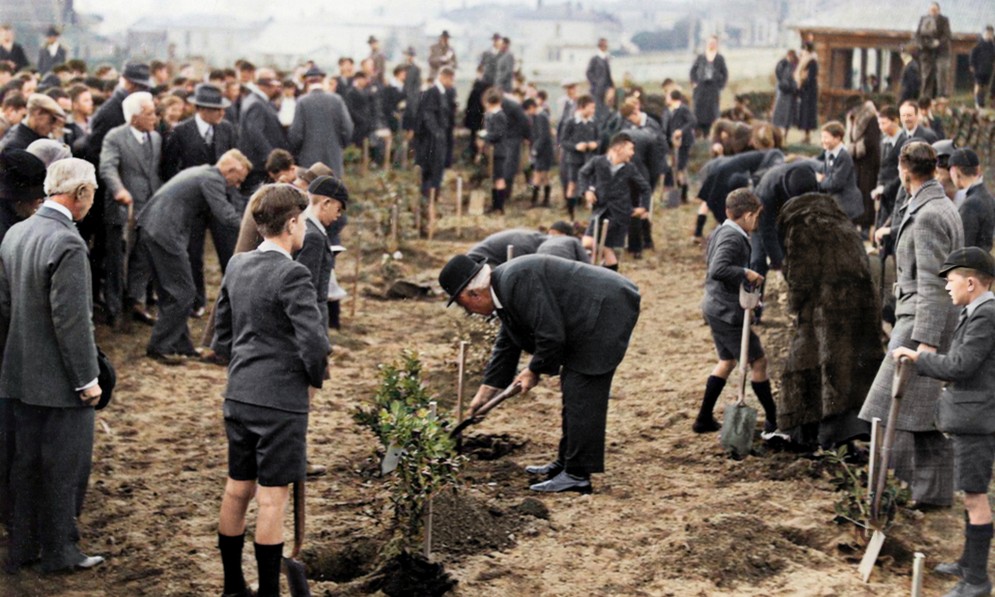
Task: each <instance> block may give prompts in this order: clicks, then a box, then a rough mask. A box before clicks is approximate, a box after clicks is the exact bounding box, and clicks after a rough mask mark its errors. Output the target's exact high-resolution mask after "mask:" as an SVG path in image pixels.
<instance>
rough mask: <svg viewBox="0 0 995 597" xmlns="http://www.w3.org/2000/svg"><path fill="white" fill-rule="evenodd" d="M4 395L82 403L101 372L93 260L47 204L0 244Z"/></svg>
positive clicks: (0, 393)
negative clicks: (95, 327) (81, 395)
mask: <svg viewBox="0 0 995 597" xmlns="http://www.w3.org/2000/svg"><path fill="white" fill-rule="evenodd" d="M0 264H2V267H0V351H2V354H3V365H2V367H0V398H12V399H15V400H20V401H21V402H23V403H25V404H31V405H34V406H45V407H52V408H73V407H80V406H81V403H80V400H79V396H78V392H77V388H82V387H83V386H85V385H87V384H88V383H90V382H91V381H93V380H95V379H96V378H97V374H98V368H97V345H96V344H95V342H94V339H93V323H92V319H93V318H92V313H93V298H92V297H93V293H92V291H91V288H90V262H89V258H88V255H87V248H86V243H85V242H83V239H82V237H80V235H79V232H78V231H77V230H76V226H75V224H73V223H72V222H71V221H70V220H69V218H67V217H66V216H65V215H64V214H62V213H59V212H57V211H56V210H54V209H51V208H49V207H44V206H43V207H42V208H41V209H39V210H38V212H37V213H36V214H35V215H33V216H32V217H30V218H28V219H27V220H24V221H23V222H19V223H18V224H15V225H14V226H13V227H11V229H10V231H9V232H8V233H7V236H6V237H5V238H4V240H3V243H2V244H0Z"/></svg>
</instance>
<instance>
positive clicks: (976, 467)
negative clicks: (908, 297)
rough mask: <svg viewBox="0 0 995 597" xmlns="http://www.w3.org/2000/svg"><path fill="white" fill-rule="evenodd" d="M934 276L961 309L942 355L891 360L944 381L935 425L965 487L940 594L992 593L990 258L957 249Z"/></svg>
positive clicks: (994, 392)
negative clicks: (955, 544) (960, 535)
mask: <svg viewBox="0 0 995 597" xmlns="http://www.w3.org/2000/svg"><path fill="white" fill-rule="evenodd" d="M939 275H940V276H943V277H945V278H946V279H947V286H946V289H947V292H948V293H949V294H950V298H951V299H952V300H953V304H954V305H957V306H958V307H963V309H962V311H961V314H960V320H959V321H958V323H957V328H956V329H955V330H954V338H953V342H952V343H951V345H950V351H949V352H947V353H946V354H938V353H934V352H928V351H923V352H916V351H913V350H911V349H909V348H905V347H899V348H896V349H895V350H894V351H893V352H892V355H893V356H894V358H895V360H896V361H897V360H898V359H900V358H902V357H908V358H909V359H910V360H912V362H913V363H915V367H916V372H918V373H919V375H925V376H927V377H932V378H934V379H940V380H943V381H946V382H948V383H947V386H946V388H944V390H943V394H942V395H941V396H940V400H939V403H938V404H937V414H936V427H937V429H939V430H940V431H942V432H943V433H946V434H947V435H948V436H949V437H950V439H951V442H952V444H953V449H954V477H955V479H954V482H955V484H956V485H955V486H956V488H957V489H958V490H960V491H963V492H964V508H965V509H966V510H967V511H966V512H965V523H966V528H965V529H964V551H963V552H962V554H961V557H960V559H959V560H957V561H956V562H949V563H944V564H940V565H938V566H937V567H936V571H937V572H939V573H941V574H949V575H952V576H957V577H959V578H960V582H958V583H957V585H956V586H955V587H954V588H953V590H951V591H950V592H949V593H947V594H946V595H945V596H944V597H975V596H978V595H990V594H991V590H992V583H991V579H990V578H989V577H988V551H989V549H990V548H991V541H992V510H991V507H990V505H989V503H988V486H989V485H990V484H991V480H992V464H993V463H995V335H993V334H992V330H993V329H995V295H993V294H992V292H991V290H990V288H991V285H992V280H993V279H995V260H993V259H992V256H991V254H989V253H988V252H986V251H984V250H983V249H980V248H978V247H967V248H964V249H957V250H956V251H954V252H952V253H951V254H950V256H949V257H947V260H946V262H945V263H944V264H943V266H942V267H941V268H940V271H939Z"/></svg>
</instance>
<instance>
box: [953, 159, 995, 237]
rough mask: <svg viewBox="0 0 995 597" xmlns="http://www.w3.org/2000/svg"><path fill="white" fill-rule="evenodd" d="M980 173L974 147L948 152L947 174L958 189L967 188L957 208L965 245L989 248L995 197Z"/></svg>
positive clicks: (993, 226)
mask: <svg viewBox="0 0 995 597" xmlns="http://www.w3.org/2000/svg"><path fill="white" fill-rule="evenodd" d="M981 173H982V171H981V160H980V159H979V158H978V154H976V153H975V152H974V150H972V149H958V150H956V151H954V153H953V155H951V156H950V178H951V180H953V183H954V184H955V185H956V186H957V188H958V189H959V190H961V191H965V192H966V197H965V198H964V202H963V203H961V205H960V210H959V211H960V217H961V221H962V222H963V223H964V246H965V247H978V248H981V249H984V250H985V251H987V252H991V250H992V232H993V231H995V199H993V198H992V194H991V193H989V192H988V189H987V188H985V181H984V179H983V177H982V174H981Z"/></svg>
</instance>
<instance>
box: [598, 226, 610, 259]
mask: <svg viewBox="0 0 995 597" xmlns="http://www.w3.org/2000/svg"><path fill="white" fill-rule="evenodd" d="M609 224H611V220H602V221H601V241H600V242H599V243H598V246H599V249H598V252H599V253H600V254H601V258H602V259H604V257H605V242H607V240H608V225H609Z"/></svg>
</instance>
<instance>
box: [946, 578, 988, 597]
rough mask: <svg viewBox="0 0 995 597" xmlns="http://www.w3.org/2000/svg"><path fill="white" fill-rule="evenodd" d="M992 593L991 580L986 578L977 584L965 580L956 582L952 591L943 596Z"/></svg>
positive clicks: (982, 595)
mask: <svg viewBox="0 0 995 597" xmlns="http://www.w3.org/2000/svg"><path fill="white" fill-rule="evenodd" d="M991 594H992V581H990V580H986V581H985V582H983V583H981V584H979V585H972V584H971V583H969V582H967V581H966V580H962V581H960V582H959V583H957V586H955V587H954V588H953V590H952V591H950V592H949V593H947V594H946V595H944V596H943V597H986V596H987V595H991Z"/></svg>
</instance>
